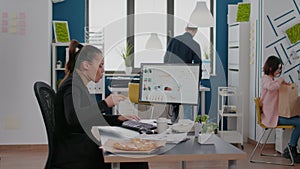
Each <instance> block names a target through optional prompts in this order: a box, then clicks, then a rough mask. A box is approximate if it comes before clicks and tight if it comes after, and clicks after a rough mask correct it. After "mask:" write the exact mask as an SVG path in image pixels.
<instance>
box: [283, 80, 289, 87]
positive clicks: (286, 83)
mask: <svg viewBox="0 0 300 169" xmlns="http://www.w3.org/2000/svg"><path fill="white" fill-rule="evenodd" d="M282 84H284V85H288V86H289V85H291V83H289V82H286V81H284V80H283V81H282Z"/></svg>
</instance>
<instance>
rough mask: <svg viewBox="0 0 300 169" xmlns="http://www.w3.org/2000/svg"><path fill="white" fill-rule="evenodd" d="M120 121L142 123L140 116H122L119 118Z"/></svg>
mask: <svg viewBox="0 0 300 169" xmlns="http://www.w3.org/2000/svg"><path fill="white" fill-rule="evenodd" d="M118 120H120V121H127V120H136V121H140V120H141V119H140V118H139V117H138V116H136V115H120V116H119V117H118Z"/></svg>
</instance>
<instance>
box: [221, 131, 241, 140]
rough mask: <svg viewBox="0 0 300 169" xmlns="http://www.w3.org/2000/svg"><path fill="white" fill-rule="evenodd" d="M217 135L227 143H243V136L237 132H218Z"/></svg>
mask: <svg viewBox="0 0 300 169" xmlns="http://www.w3.org/2000/svg"><path fill="white" fill-rule="evenodd" d="M218 135H219V136H220V137H221V138H222V139H223V140H225V141H227V142H229V143H243V136H242V134H241V133H240V132H238V131H228V130H223V131H218Z"/></svg>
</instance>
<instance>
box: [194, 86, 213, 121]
mask: <svg viewBox="0 0 300 169" xmlns="http://www.w3.org/2000/svg"><path fill="white" fill-rule="evenodd" d="M199 91H200V93H201V115H202V116H203V115H205V92H209V91H210V88H208V87H205V86H200V87H199ZM197 110H198V107H197V109H196V110H194V120H195V119H196V116H197V114H198V112H197ZM195 111H196V114H195Z"/></svg>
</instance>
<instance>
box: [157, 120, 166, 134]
mask: <svg viewBox="0 0 300 169" xmlns="http://www.w3.org/2000/svg"><path fill="white" fill-rule="evenodd" d="M167 129H168V121H167V119H166V118H158V119H157V133H158V134H160V133H163V132H164V131H166V130H167Z"/></svg>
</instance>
